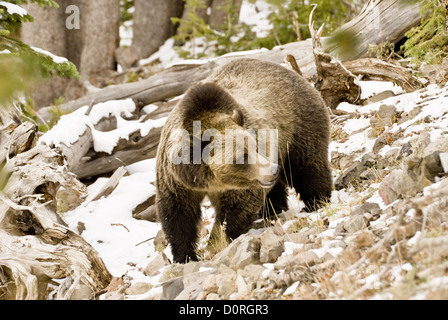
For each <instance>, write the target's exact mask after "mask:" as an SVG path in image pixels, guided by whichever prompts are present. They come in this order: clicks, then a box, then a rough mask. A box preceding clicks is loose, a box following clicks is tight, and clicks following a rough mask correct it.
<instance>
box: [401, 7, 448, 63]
mask: <svg viewBox="0 0 448 320" xmlns="http://www.w3.org/2000/svg"><path fill="white" fill-rule="evenodd" d="M420 11H421V15H422V20H421V23H420V25H419V26H416V27H414V28H412V29H411V30H409V31H408V32H407V33H406V37H407V38H408V39H407V41H406V42H405V44H404V45H403V47H402V48H403V49H404V51H405V56H406V57H411V58H412V59H413V62H414V63H415V64H416V65H420V64H422V63H423V62H425V63H428V64H434V63H441V62H442V59H443V58H444V57H446V56H447V54H448V33H447V26H446V23H447V18H446V15H447V8H446V3H445V1H441V0H421V9H420Z"/></svg>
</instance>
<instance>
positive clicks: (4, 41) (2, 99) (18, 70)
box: [0, 0, 79, 107]
mask: <svg viewBox="0 0 448 320" xmlns="http://www.w3.org/2000/svg"><path fill="white" fill-rule="evenodd" d="M29 2H33V3H37V4H38V5H39V6H51V7H55V8H57V7H58V4H57V3H56V2H55V1H53V0H30V1H28V0H4V1H0V17H1V20H0V70H1V73H0V106H3V107H4V106H7V105H10V104H11V103H12V102H13V100H15V99H16V98H17V97H18V95H20V94H22V93H24V92H26V91H27V90H28V89H30V87H31V86H32V85H33V84H34V83H35V81H37V80H39V79H41V78H45V77H48V76H51V75H53V74H57V75H60V76H68V77H78V78H79V74H78V71H77V70H76V67H75V65H74V64H73V63H71V62H69V61H67V60H64V61H63V60H62V59H56V60H55V59H54V57H52V56H51V54H50V53H48V54H47V53H46V52H44V51H42V50H35V49H33V48H31V47H30V46H28V45H27V44H25V43H23V42H21V41H20V40H18V39H17V38H16V37H15V35H16V34H17V33H18V31H19V29H20V27H21V25H22V23H25V22H31V21H33V17H31V16H30V15H29V14H28V13H26V11H25V10H24V9H23V8H22V7H20V5H21V4H26V3H29Z"/></svg>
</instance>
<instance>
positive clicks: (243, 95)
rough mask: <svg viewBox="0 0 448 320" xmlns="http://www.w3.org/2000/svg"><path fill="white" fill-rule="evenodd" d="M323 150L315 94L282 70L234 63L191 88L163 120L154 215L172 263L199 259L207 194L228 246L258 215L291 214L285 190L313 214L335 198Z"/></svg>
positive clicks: (322, 120)
mask: <svg viewBox="0 0 448 320" xmlns="http://www.w3.org/2000/svg"><path fill="white" fill-rule="evenodd" d="M263 130H264V131H263ZM258 132H264V134H263V136H264V137H265V138H264V140H263V139H261V140H260V139H258V140H257V133H258ZM273 132H274V134H271V133H273ZM268 133H269V134H268ZM230 134H231V135H232V136H231V138H230V139H228V136H230ZM260 136H261V134H260ZM234 138H235V139H236V140H238V139H239V141H240V142H239V143H238V142H235V141H234V140H233V139H234ZM229 141H230V142H229ZM241 141H242V143H241ZM260 141H262V142H263V143H260ZM264 143H266V146H264V145H262V144H264ZM328 144H329V114H328V111H327V108H326V106H325V103H324V101H323V100H322V98H321V96H320V94H319V92H318V91H317V90H315V89H314V88H313V87H312V86H311V85H310V84H308V83H307V82H306V81H305V80H304V79H303V78H302V77H301V76H299V75H298V74H297V73H295V72H293V71H290V70H288V69H286V68H284V67H283V66H280V65H277V64H274V63H270V62H263V61H260V60H255V59H238V60H234V61H232V62H230V63H228V64H226V65H225V66H223V67H221V68H220V69H219V70H218V71H217V72H215V73H214V74H213V75H211V76H210V77H209V78H207V79H206V80H205V81H204V82H202V83H200V84H197V85H195V86H193V87H192V88H190V89H189V90H188V91H187V92H186V93H185V95H184V96H183V97H182V99H181V100H180V101H179V103H178V104H177V105H176V106H175V108H174V109H173V111H172V112H171V113H170V115H169V117H168V119H167V121H166V124H165V126H164V128H163V131H162V136H161V140H160V144H159V149H158V155H157V171H156V175H157V179H156V187H157V194H156V207H157V212H158V214H159V217H160V220H161V223H162V229H163V231H164V232H165V235H166V237H167V240H168V242H169V244H170V246H171V250H172V254H173V259H174V261H175V262H179V263H184V262H187V261H189V260H197V254H196V252H195V249H196V243H197V241H198V232H199V227H200V222H201V203H202V201H203V200H204V197H205V196H208V198H209V200H210V202H211V204H212V206H213V207H214V209H215V225H216V224H221V225H223V224H225V228H224V230H225V233H226V236H227V237H228V238H229V240H232V239H235V238H237V237H238V236H239V235H241V234H243V233H245V232H247V231H248V230H249V228H250V226H251V224H252V223H253V222H254V220H256V219H257V218H258V217H259V215H260V213H261V212H270V213H281V211H282V210H287V209H288V202H287V193H288V188H294V189H295V190H296V192H298V193H300V197H301V199H302V200H303V201H304V203H305V206H306V208H305V210H306V211H308V212H309V211H312V210H315V209H317V208H319V206H321V205H322V204H323V203H325V202H326V201H328V200H329V198H330V195H331V190H332V178H331V171H330V166H329V162H328ZM254 146H255V147H254ZM260 150H263V152H260ZM267 153H269V155H267Z"/></svg>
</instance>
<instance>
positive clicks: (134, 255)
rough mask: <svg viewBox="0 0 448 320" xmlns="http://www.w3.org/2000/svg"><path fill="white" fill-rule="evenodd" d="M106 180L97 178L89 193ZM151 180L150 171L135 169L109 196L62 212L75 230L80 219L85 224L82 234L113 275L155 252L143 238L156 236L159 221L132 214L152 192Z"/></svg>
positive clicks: (153, 191) (121, 272)
mask: <svg viewBox="0 0 448 320" xmlns="http://www.w3.org/2000/svg"><path fill="white" fill-rule="evenodd" d="M105 181H106V179H98V180H97V182H95V183H94V184H93V185H91V186H90V187H89V189H88V191H89V194H93V192H94V191H95V190H98V189H99V188H101V186H102V185H103V184H104V183H105ZM150 181H154V175H153V172H151V171H149V172H135V173H133V174H131V175H129V176H126V177H123V178H122V179H121V180H120V183H119V185H118V186H117V188H116V189H115V190H114V191H113V192H112V194H110V195H109V196H108V197H106V198H105V197H103V198H101V199H99V200H97V201H94V202H90V203H88V204H87V205H81V206H80V207H78V208H77V209H76V210H74V211H71V212H68V213H66V214H65V215H64V220H65V221H66V222H67V223H68V225H69V227H70V228H71V229H72V230H78V225H79V224H80V223H81V224H83V225H84V227H85V230H84V231H83V232H82V236H83V238H84V239H85V240H86V241H87V242H89V243H90V244H91V245H92V246H93V247H94V248H95V250H97V251H98V253H99V255H100V256H101V257H102V259H103V260H104V263H105V264H106V267H107V269H108V270H109V271H110V273H111V274H112V275H113V276H117V277H119V276H121V275H123V274H125V273H126V272H127V270H128V268H129V266H130V265H133V264H138V263H140V262H142V261H144V260H145V259H147V257H148V255H149V254H151V253H154V246H153V244H152V243H151V242H149V241H147V242H144V241H145V240H147V239H149V238H152V237H155V236H156V234H157V232H158V231H159V230H160V225H159V224H158V223H151V222H148V221H145V220H136V219H134V218H133V217H132V211H133V210H134V208H135V207H136V206H137V205H139V204H140V203H142V202H144V201H145V200H146V199H148V198H149V197H150V196H152V195H154V194H155V187H154V186H153V185H152V184H150ZM130 195H132V196H130ZM87 200H89V199H87ZM86 202H88V201H86Z"/></svg>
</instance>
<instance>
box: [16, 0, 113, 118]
mask: <svg viewBox="0 0 448 320" xmlns="http://www.w3.org/2000/svg"><path fill="white" fill-rule="evenodd" d="M57 2H58V4H59V6H60V7H59V9H55V8H40V7H39V6H38V5H36V4H30V5H27V6H26V10H28V12H29V13H30V14H31V15H32V16H33V17H34V22H31V23H25V24H24V25H23V27H22V32H21V37H22V40H23V41H24V42H25V43H27V44H29V45H31V46H36V47H39V48H42V49H44V50H47V51H50V52H51V53H53V54H56V55H58V56H62V57H66V58H67V59H69V60H70V61H72V62H73V63H74V64H75V65H76V67H77V68H78V71H79V73H80V74H81V81H77V80H76V79H66V78H62V77H52V78H50V79H47V80H46V81H45V82H44V84H43V85H41V86H38V87H37V88H36V89H35V90H34V92H33V98H34V100H35V104H36V107H37V108H38V109H39V108H41V107H43V106H47V105H50V104H53V103H54V101H55V99H57V98H59V97H64V98H65V99H66V100H71V99H77V98H79V97H80V96H82V95H83V94H84V93H85V92H84V88H83V87H82V85H81V83H83V82H84V81H91V82H93V83H95V84H96V85H97V86H102V85H104V83H102V82H101V80H102V76H104V75H107V76H108V75H109V73H110V71H111V70H115V58H114V52H115V49H116V48H117V46H118V44H119V21H120V1H119V0H95V1H91V0H57ZM69 5H75V6H77V7H78V8H79V11H80V15H79V18H80V29H68V28H67V26H66V19H67V18H68V17H69V15H68V14H66V8H67V6H69Z"/></svg>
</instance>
